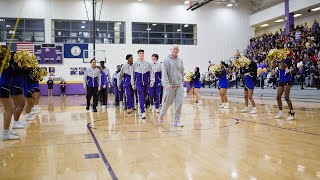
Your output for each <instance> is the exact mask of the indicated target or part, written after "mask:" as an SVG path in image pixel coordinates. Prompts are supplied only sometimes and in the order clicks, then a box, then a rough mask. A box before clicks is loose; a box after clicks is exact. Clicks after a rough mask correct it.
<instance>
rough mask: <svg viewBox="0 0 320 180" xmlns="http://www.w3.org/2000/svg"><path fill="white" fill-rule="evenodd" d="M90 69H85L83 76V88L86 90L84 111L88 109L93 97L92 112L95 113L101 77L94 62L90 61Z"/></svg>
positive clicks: (93, 60)
mask: <svg viewBox="0 0 320 180" xmlns="http://www.w3.org/2000/svg"><path fill="white" fill-rule="evenodd" d="M90 64H91V67H89V68H87V69H86V71H85V73H84V76H83V87H84V89H86V90H87V96H86V98H87V107H86V110H87V111H88V110H89V109H90V101H91V97H93V105H92V110H93V112H97V104H98V92H99V91H100V86H101V75H100V71H99V69H98V68H97V67H96V60H95V59H91V61H90Z"/></svg>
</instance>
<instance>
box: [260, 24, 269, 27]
mask: <svg viewBox="0 0 320 180" xmlns="http://www.w3.org/2000/svg"><path fill="white" fill-rule="evenodd" d="M267 26H269V24H262V25H261V27H267Z"/></svg>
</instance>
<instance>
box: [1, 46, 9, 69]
mask: <svg viewBox="0 0 320 180" xmlns="http://www.w3.org/2000/svg"><path fill="white" fill-rule="evenodd" d="M10 57H11V52H10V50H9V49H8V47H6V46H1V47H0V67H2V66H3V69H7V68H8V67H9V62H10Z"/></svg>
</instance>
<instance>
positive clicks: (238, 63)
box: [234, 56, 251, 68]
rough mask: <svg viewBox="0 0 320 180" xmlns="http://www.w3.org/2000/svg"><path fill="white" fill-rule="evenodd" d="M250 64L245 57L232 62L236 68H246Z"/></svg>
mask: <svg viewBox="0 0 320 180" xmlns="http://www.w3.org/2000/svg"><path fill="white" fill-rule="evenodd" d="M250 63H251V61H250V59H248V58H246V57H245V56H241V57H240V58H238V59H236V60H235V61H234V65H235V66H236V67H238V68H239V67H247V66H249V65H250Z"/></svg>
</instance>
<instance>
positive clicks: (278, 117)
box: [274, 112, 284, 119]
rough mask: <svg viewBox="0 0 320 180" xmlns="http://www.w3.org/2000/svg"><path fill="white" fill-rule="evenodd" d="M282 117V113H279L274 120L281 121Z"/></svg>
mask: <svg viewBox="0 0 320 180" xmlns="http://www.w3.org/2000/svg"><path fill="white" fill-rule="evenodd" d="M283 116H284V114H283V112H279V113H278V114H277V115H276V116H275V117H274V118H275V119H282V118H283Z"/></svg>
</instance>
